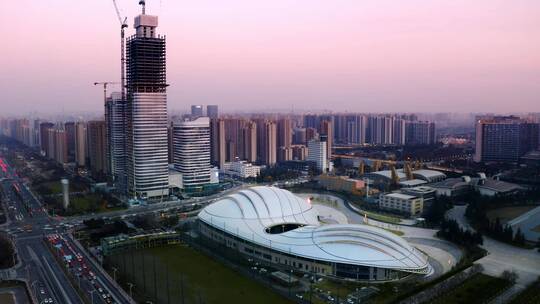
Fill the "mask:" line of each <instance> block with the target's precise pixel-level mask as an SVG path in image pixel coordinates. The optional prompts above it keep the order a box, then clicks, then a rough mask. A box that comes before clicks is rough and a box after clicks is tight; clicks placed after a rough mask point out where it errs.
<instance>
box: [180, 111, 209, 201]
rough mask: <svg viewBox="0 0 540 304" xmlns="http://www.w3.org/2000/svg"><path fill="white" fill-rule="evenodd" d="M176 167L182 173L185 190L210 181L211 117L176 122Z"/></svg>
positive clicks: (196, 187)
mask: <svg viewBox="0 0 540 304" xmlns="http://www.w3.org/2000/svg"><path fill="white" fill-rule="evenodd" d="M173 142H174V167H175V169H176V170H178V171H179V172H180V173H181V174H182V184H183V188H184V189H185V190H188V191H189V190H195V189H198V188H202V187H204V186H205V185H208V184H209V183H210V178H211V177H210V173H211V172H210V169H211V167H210V119H209V118H208V117H199V118H197V119H195V120H193V121H181V122H177V123H174V127H173Z"/></svg>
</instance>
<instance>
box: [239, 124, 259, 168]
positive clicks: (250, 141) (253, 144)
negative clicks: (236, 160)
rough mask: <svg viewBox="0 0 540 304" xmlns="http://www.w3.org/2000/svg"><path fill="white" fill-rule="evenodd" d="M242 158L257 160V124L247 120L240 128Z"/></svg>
mask: <svg viewBox="0 0 540 304" xmlns="http://www.w3.org/2000/svg"><path fill="white" fill-rule="evenodd" d="M242 145H243V147H242V149H243V153H242V155H243V159H245V160H247V161H248V162H251V163H254V162H256V161H257V124H256V123H255V122H253V121H248V122H246V124H245V125H244V126H243V128H242Z"/></svg>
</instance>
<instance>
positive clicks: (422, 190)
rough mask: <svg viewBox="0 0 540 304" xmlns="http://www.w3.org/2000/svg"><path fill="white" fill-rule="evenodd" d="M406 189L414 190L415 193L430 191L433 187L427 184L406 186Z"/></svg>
mask: <svg viewBox="0 0 540 304" xmlns="http://www.w3.org/2000/svg"><path fill="white" fill-rule="evenodd" d="M406 190H407V191H414V192H416V193H421V194H425V193H430V192H433V191H435V189H433V188H432V187H428V186H418V187H412V188H407V189H406Z"/></svg>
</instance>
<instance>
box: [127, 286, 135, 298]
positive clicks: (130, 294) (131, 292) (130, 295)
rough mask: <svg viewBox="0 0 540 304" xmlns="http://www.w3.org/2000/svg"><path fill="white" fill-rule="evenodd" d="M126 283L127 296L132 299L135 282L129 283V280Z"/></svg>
mask: <svg viewBox="0 0 540 304" xmlns="http://www.w3.org/2000/svg"><path fill="white" fill-rule="evenodd" d="M127 284H128V286H129V297H130V298H132V299H133V290H132V289H133V286H135V284H133V283H129V282H128V283H127Z"/></svg>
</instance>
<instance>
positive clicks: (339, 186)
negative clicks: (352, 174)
mask: <svg viewBox="0 0 540 304" xmlns="http://www.w3.org/2000/svg"><path fill="white" fill-rule="evenodd" d="M317 181H318V183H319V185H320V186H322V187H324V188H325V189H327V190H333V191H344V192H348V193H358V192H359V191H361V190H362V189H364V188H365V186H366V185H365V182H364V181H363V180H359V179H353V178H348V177H345V176H330V175H326V174H323V175H320V176H319V177H318V178H317Z"/></svg>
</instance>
